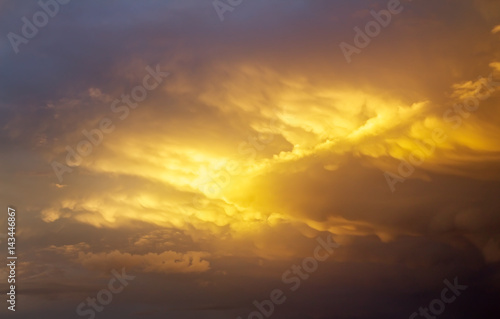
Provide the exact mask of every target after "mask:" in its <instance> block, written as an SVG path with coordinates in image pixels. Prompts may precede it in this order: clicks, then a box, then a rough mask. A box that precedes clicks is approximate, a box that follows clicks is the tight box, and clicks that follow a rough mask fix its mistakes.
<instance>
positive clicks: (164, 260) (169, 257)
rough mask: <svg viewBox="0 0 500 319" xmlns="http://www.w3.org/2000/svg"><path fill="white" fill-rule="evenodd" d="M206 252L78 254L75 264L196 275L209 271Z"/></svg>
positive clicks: (103, 268) (98, 267) (106, 268)
mask: <svg viewBox="0 0 500 319" xmlns="http://www.w3.org/2000/svg"><path fill="white" fill-rule="evenodd" d="M209 256H210V254H208V253H206V252H196V251H189V252H186V253H184V254H183V253H178V252H175V251H165V252H162V253H159V254H155V253H148V254H145V255H138V254H130V253H122V252H119V251H117V250H115V251H112V252H109V253H98V254H93V253H83V252H80V253H79V254H78V258H77V262H79V263H81V264H82V265H83V266H84V267H86V268H88V269H92V270H104V271H108V270H110V269H113V268H117V267H125V268H130V269H136V270H137V271H143V272H154V273H164V274H170V273H197V272H204V271H208V270H209V269H210V263H209V262H208V261H206V260H204V258H207V257H209Z"/></svg>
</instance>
